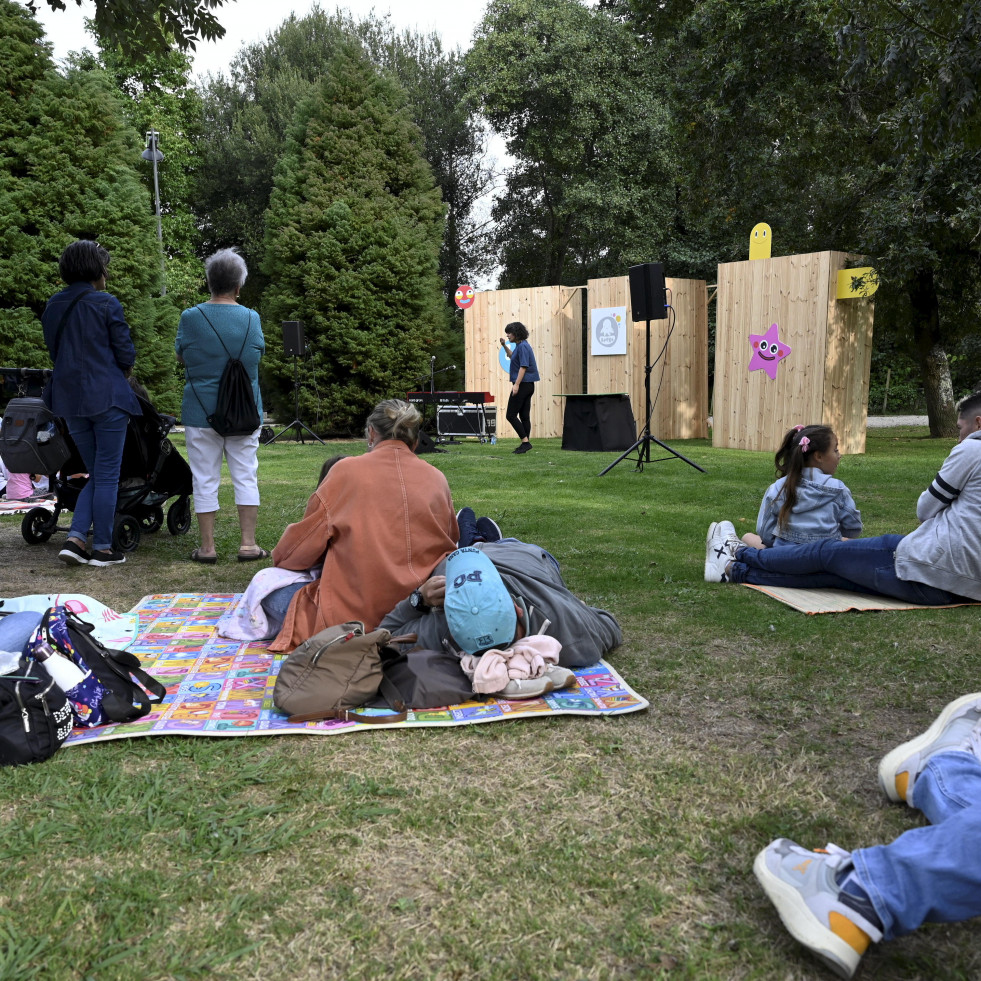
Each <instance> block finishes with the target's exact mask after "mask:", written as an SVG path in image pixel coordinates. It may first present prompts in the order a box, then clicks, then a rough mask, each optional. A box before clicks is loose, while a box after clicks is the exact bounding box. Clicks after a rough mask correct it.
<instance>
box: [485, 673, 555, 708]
mask: <svg viewBox="0 0 981 981" xmlns="http://www.w3.org/2000/svg"><path fill="white" fill-rule="evenodd" d="M553 687H554V686H553V685H552V679H551V678H549V676H548V675H547V674H543V675H542V676H541V677H540V678H521V679H520V680H518V679H515V680H512V681H509V682H508V683H507V684H506V685H505V686H504V688H503V689H501V691H496V692H494V697H495V698H502V699H504V700H505V701H509V702H517V701H521V700H522V699H526V698H541V697H542V695H547V694H548V693H549V692H550V691H552V689H553Z"/></svg>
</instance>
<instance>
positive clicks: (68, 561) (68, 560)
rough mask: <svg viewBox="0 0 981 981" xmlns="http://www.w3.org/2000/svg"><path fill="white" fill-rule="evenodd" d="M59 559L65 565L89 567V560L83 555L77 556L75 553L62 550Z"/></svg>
mask: <svg viewBox="0 0 981 981" xmlns="http://www.w3.org/2000/svg"><path fill="white" fill-rule="evenodd" d="M58 558H59V559H61V561H62V562H64V563H65V565H88V564H89V559H86V558H83V557H82V556H81V555H76V554H75V553H74V552H68V551H65V550H62V551H61V552H59V553H58Z"/></svg>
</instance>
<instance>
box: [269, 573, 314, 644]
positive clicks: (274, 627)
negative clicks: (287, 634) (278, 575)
mask: <svg viewBox="0 0 981 981" xmlns="http://www.w3.org/2000/svg"><path fill="white" fill-rule="evenodd" d="M309 585H310V581H309V580H308V579H302V580H300V582H291V583H290V584H289V585H288V586H280V587H279V589H274V590H273V591H272V592H271V593H270V594H269V595H268V596H266V597H265V598H264V599H263V600H262V603H261V604H260V605H261V606H262V611H263V613H265V614H266V620H267V622H268V623H269V633H268V636H269V637H270V638H274V637H275V636H276V635H277V634H278V633H279V631H280V630H282V629H283V624H284V623H285V622H286V611H287V610H288V609H289V608H290V603H292V602H293V597H294V596H295V595H296V594H297V593H298V592H299V591H300V590H301V589H303V587H304V586H309Z"/></svg>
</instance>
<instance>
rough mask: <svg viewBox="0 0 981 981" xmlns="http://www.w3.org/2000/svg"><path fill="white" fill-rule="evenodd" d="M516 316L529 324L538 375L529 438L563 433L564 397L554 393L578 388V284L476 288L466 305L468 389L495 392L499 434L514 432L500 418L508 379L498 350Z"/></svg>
mask: <svg viewBox="0 0 981 981" xmlns="http://www.w3.org/2000/svg"><path fill="white" fill-rule="evenodd" d="M514 320H518V321H520V322H521V323H523V324H524V325H525V326H526V327H527V328H528V335H529V336H528V342H529V343H530V344H531V346H532V348H533V349H534V351H535V361H536V362H537V364H538V371H539V374H540V375H541V378H542V380H541V381H540V382H539V383H538V384H537V385H536V386H535V397H534V399H533V400H532V403H531V431H532V442H534V439H535V437H536V436H538V437H541V438H551V437H557V436H561V435H562V417H563V412H564V409H565V402H564V399H561V398H559V397H558V396H559V394H560V393H563V392H580V391H582V303H581V288H579V287H568V286H540V287H533V288H528V289H517V290H489V291H486V292H481V293H477V295H476V297H475V299H474V303H473V306H472V307H470V308H469V309H468V310H466V311H464V335H465V345H466V347H465V350H466V359H467V364H466V386H467V390H468V391H479V392H483V391H487V392H490V393H491V394H492V395H493V396H494V400H495V403H494V404H495V405H496V406H497V431H498V434H499V435H500V436H509V437H514V435H515V434H514V431H513V430H512V429H511V428H510V426H508V425H507V422H506V421H505V419H504V413H505V411H506V409H507V404H508V395H509V394H510V392H511V383H510V381H509V379H508V373H507V371H506V370H505V369H504V368H502V367H501V364H500V361H499V353H500V350H501V345H500V338H501V337H502V336H503V335H504V327H505V325H506V324H509V323H511V322H512V321H514Z"/></svg>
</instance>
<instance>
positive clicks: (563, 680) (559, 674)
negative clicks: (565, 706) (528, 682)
mask: <svg viewBox="0 0 981 981" xmlns="http://www.w3.org/2000/svg"><path fill="white" fill-rule="evenodd" d="M545 677H546V678H548V680H549V681H551V682H552V691H561V690H562V689H563V688H572V687H573V686H574V685H575V683H576V673H575V672H574V671H570V670H569V669H568V668H563V667H562V666H561V665H559V664H550V665H549V666H548V667H547V668H546V669H545Z"/></svg>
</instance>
